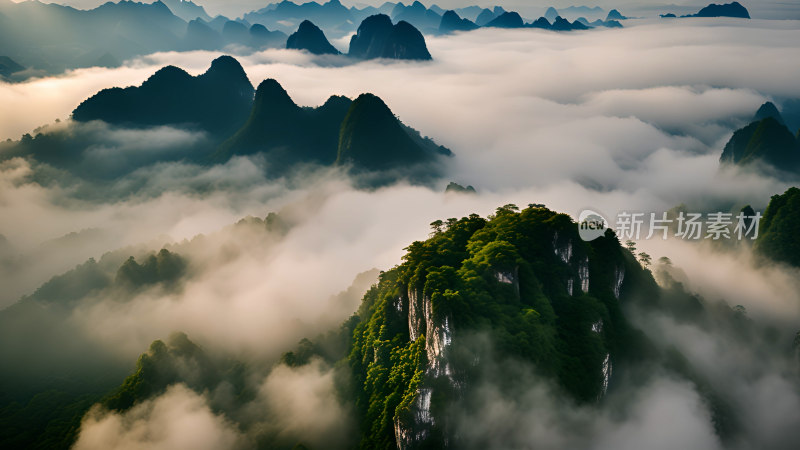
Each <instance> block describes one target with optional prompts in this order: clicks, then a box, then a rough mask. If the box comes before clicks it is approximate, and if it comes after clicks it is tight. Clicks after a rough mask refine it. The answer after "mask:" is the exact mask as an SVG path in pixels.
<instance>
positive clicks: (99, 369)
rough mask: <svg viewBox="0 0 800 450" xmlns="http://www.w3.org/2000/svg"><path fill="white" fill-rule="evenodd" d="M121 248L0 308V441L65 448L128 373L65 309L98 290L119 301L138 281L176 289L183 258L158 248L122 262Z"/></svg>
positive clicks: (5, 445) (89, 299)
mask: <svg viewBox="0 0 800 450" xmlns="http://www.w3.org/2000/svg"><path fill="white" fill-rule="evenodd" d="M124 252H125V250H123V251H121V252H116V253H112V254H108V255H105V256H104V257H103V258H102V259H101V260H100V261H99V262H98V261H95V260H94V259H89V260H88V261H87V262H85V263H83V264H80V265H78V266H76V267H75V268H74V269H73V270H70V271H68V272H66V273H64V274H62V275H58V276H55V277H53V278H51V279H50V280H49V281H47V282H46V283H44V284H42V286H41V287H39V288H38V289H37V290H36V291H34V292H33V293H32V294H31V295H29V296H26V297H23V298H22V299H21V300H20V301H19V302H18V303H17V304H15V305H12V306H11V307H9V308H6V309H4V310H3V311H1V312H0V359H2V360H3V361H4V366H3V370H2V371H0V448H9V449H14V448H43V449H44V448H46V449H62V448H63V449H66V448H69V447H70V446H71V445H72V444H73V443H74V441H75V438H76V437H77V432H78V429H79V427H80V422H81V418H82V417H83V415H84V414H85V413H86V411H88V410H89V408H90V407H91V406H92V405H93V404H95V403H97V402H98V401H100V400H101V399H102V398H103V397H104V396H105V395H106V394H107V393H108V392H109V391H110V390H112V389H113V388H114V387H115V386H118V385H119V383H120V381H121V380H123V379H124V378H125V374H126V373H128V372H129V370H130V366H129V364H130V363H129V362H125V363H124V364H123V363H121V362H120V361H119V359H118V358H117V357H116V356H115V355H114V354H113V351H112V349H108V348H106V347H105V346H104V345H103V343H99V342H96V341H95V340H94V339H92V338H91V337H89V336H86V335H85V334H84V333H82V332H81V330H79V329H78V328H77V325H75V324H74V323H72V321H71V320H69V318H70V315H71V314H72V313H73V312H74V308H76V307H78V306H79V305H80V304H81V303H84V304H85V303H86V302H92V301H94V300H95V298H96V297H98V296H101V295H103V293H108V292H113V293H114V295H115V298H119V299H120V300H123V301H124V300H125V299H126V298H128V296H130V295H132V294H134V293H135V292H137V291H139V290H140V289H143V288H147V287H153V286H160V287H162V288H165V289H172V288H176V287H177V286H178V283H179V281H180V280H181V279H182V277H183V276H184V275H185V272H186V264H187V263H186V260H185V259H184V258H183V257H181V256H180V255H178V254H176V253H173V252H170V251H168V250H166V249H162V250H161V251H160V252H158V253H157V254H150V255H147V256H145V257H143V258H140V259H139V261H140V262H137V260H136V259H135V258H134V257H132V256H131V257H130V258H129V259H127V260H124V262H123V263H121V264H120V262H119V261H121V260H123V258H124V257H123V256H122V254H123V253H124ZM117 253H118V254H117ZM115 271H116V273H115Z"/></svg>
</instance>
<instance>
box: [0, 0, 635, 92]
mask: <svg viewBox="0 0 800 450" xmlns="http://www.w3.org/2000/svg"><path fill="white" fill-rule="evenodd" d="M564 11H569V12H570V14H574V13H577V12H582V13H585V14H584V15H585V16H590V17H595V16H597V15H598V14H600V13H602V12H603V11H602V9H600V8H588V7H570V8H566V9H564ZM379 14H383V15H385V16H387V17H388V18H389V19H390V20H391V21H392V22H393V23H394V24H397V25H399V24H401V23H406V24H408V25H411V27H408V26H406V25H399V28H398V29H397V30H396V32H395V34H396V35H397V36H395V37H397V38H400V39H401V40H411V41H415V42H416V43H414V44H409V43H408V42H405V41H404V42H403V43H402V45H400V46H395V48H394V50H391V51H389V50H387V51H385V52H382V53H383V55H382V56H381V57H384V58H392V57H400V58H403V59H428V58H427V57H426V55H425V54H426V53H427V49H425V50H424V51H423V49H421V47H422V46H421V45H418V42H419V39H418V37H417V34H419V35H423V34H441V33H450V32H454V31H469V30H472V29H475V28H478V27H481V26H490V27H500V28H521V27H525V26H532V27H536V28H546V29H552V30H558V31H565V30H577V29H585V28H591V27H594V26H611V27H619V26H621V24H620V23H619V20H621V19H619V18H616V19H614V17H616V15H613V14H611V13H610V14H609V16H608V18H607V20H606V21H603V20H600V19H597V20H595V21H594V22H589V21H588V20H586V19H585V17H583V16H582V17H579V18H578V19H577V20H575V21H573V22H568V21H564V20H556V18H557V17H558V12H557V11H556V10H555V9H554V8H550V9H549V10H548V13H547V14H546V16H545V17H546V18H547V19H548V20H547V21H543V20H541V19H540V20H537V21H533V22H530V23H525V20H524V19H523V18H522V17H521V16H520V15H519V13H516V12H513V11H506V10H505V9H503V8H502V7H499V6H496V7H494V8H493V9H486V8H480V7H477V6H469V7H464V8H458V9H456V10H453V11H445V10H443V9H442V8H440V7H438V6H436V5H433V6H431V7H426V6H425V5H423V4H422V3H421V2H419V1H415V2H413V3H412V4H410V5H405V4H404V3H390V2H387V3H384V4H383V5H382V6H380V7H378V8H376V7H372V6H367V7H362V8H359V7H349V8H348V7H345V6H343V5H342V4H341V3H340V2H339V0H330V1H328V2H327V3H317V2H308V3H303V4H297V3H293V2H291V1H282V2H280V3H273V4H270V5H267V6H266V7H264V8H261V9H259V10H257V11H252V12H249V13H247V14H244V15H243V16H242V17H241V18H239V19H235V20H231V19H229V18H227V17H224V16H216V17H211V15H209V14H208V13H207V12H206V10H205V9H204V8H203V7H202V6H201V5H198V4H197V3H194V2H192V1H184V0H163V1H156V2H154V3H138V2H135V1H128V0H121V1H119V2H118V3H112V2H108V3H105V4H103V5H101V6H98V7H97V8H94V9H90V10H81V9H76V8H73V7H69V6H63V5H60V4H56V3H41V2H38V1H33V0H28V1H23V2H21V3H14V2H10V1H0V56H3V57H5V58H7V60H3V61H0V76H2V77H4V78H6V79H10V80H12V81H17V80H20V79H24V78H25V77H30V76H35V75H46V74H56V73H61V72H63V71H64V70H67V69H73V68H80V67H92V66H101V67H115V66H118V65H120V64H121V63H122V62H123V61H125V60H127V59H131V58H134V57H136V56H141V55H146V54H150V53H155V52H162V51H188V50H210V51H233V50H236V51H237V52H246V51H258V50H263V49H267V48H284V47H287V40H288V35H289V34H293V33H296V32H297V31H298V29H299V28H300V25H301V24H304V23H305V22H306V21H308V22H310V23H313V24H314V25H315V26H316V27H317V28H319V29H320V30H324V34H326V35H327V36H330V37H332V38H335V39H338V38H341V37H345V36H348V35H351V34H353V33H354V32H357V31H358V28H359V27H360V24H361V23H362V22H363V21H364V20H365V19H367V18H368V17H371V16H375V15H379ZM445 16H446V17H445ZM550 16H552V17H550ZM601 17H602V16H601ZM397 25H395V26H397ZM306 27H307V24H306V25H304V28H306ZM412 27H413V28H414V29H415V30H416V31H415V30H412ZM301 31H302V32H301V33H300V35H298V36H296V37H295V40H296V39H298V38H299V37H300V36H303V35H305V34H306V33H311V29H310V28H308V29H304V30H301ZM313 39H316V41H318V42H316V43H315V44H314V45H311V44H309V43H303V42H300V43H297V42H294V41H293V42H292V44H291V45H289V48H304V49H306V50H309V51H311V52H312V53H315V54H327V53H335V52H333V51H332V48H331V47H328V46H326V45H325V42H323V41H322V40H320V39H319V33H317V36H316V37H315V38H313ZM326 40H327V38H326ZM301 41H302V40H301ZM328 44H330V43H328ZM389 45H390V46H391V45H392V44H389ZM248 49H249V50H248ZM337 51H339V50H337ZM320 52H321V53H320ZM390 55H399V56H390ZM8 61H13V62H15V64H10V63H8ZM20 67H21V68H22V69H25V70H22V69H20ZM12 69H13V71H12ZM12 75H13V76H12Z"/></svg>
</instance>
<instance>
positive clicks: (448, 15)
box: [439, 10, 478, 33]
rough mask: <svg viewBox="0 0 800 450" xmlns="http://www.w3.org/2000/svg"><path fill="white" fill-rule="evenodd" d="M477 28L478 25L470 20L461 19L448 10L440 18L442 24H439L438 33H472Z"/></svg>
mask: <svg viewBox="0 0 800 450" xmlns="http://www.w3.org/2000/svg"><path fill="white" fill-rule="evenodd" d="M476 28H478V25H476V24H475V22H472V21H471V20H467V19H462V18H461V17H459V16H458V14H456V12H455V11H453V10H449V11H446V12H445V13H444V15H443V16H442V22H441V23H440V24H439V32H440V33H452V32H454V31H472V30H474V29H476Z"/></svg>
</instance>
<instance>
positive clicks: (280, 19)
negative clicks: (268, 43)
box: [242, 0, 364, 36]
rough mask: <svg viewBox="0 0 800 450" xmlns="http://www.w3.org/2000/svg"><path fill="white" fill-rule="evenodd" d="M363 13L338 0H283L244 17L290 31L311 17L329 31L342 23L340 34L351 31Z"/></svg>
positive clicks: (283, 30)
mask: <svg viewBox="0 0 800 450" xmlns="http://www.w3.org/2000/svg"><path fill="white" fill-rule="evenodd" d="M363 17H364V16H363V15H362V14H360V13H359V11H358V10H356V9H355V8H353V9H348V8H347V7H345V6H343V5H342V4H341V3H340V2H339V0H331V1H329V2H328V3H324V4H319V3H317V2H308V3H303V4H296V3H293V2H291V1H282V2H280V3H273V4H269V5H267V6H265V7H264V8H262V9H259V10H257V11H252V12H249V13H247V14H245V15H244V16H243V17H242V18H243V19H244V20H246V21H247V22H249V23H252V24H256V23H259V24H262V25H264V26H266V27H267V28H269V29H271V30H276V29H277V30H280V31H282V32H284V33H291V32H293V31H294V30H295V29H297V27H298V26H299V24H300V23H301V22H302V21H303V20H310V21H312V22H313V23H315V24H317V25H318V26H320V27H322V28H323V29H325V30H326V31H328V32H333V31H335V30H337V29H339V28H340V27H342V30H341V32H340V33H337V34H336V35H337V36H338V35H344V34H346V33H348V32H350V31H351V30H352V28H353V27H354V24H355V23H358V21H359V20H361V19H362V18H363ZM348 23H349V24H350V25H349V26H348V25H347V24H348Z"/></svg>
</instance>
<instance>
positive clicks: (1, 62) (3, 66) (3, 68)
mask: <svg viewBox="0 0 800 450" xmlns="http://www.w3.org/2000/svg"><path fill="white" fill-rule="evenodd" d="M23 70H25V68H24V67H22V66H20V65H19V64H17V62H16V61H14V60H13V59H11V58H9V57H8V56H0V77H7V76H9V75H11V74H13V73H16V72H20V71H23Z"/></svg>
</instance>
